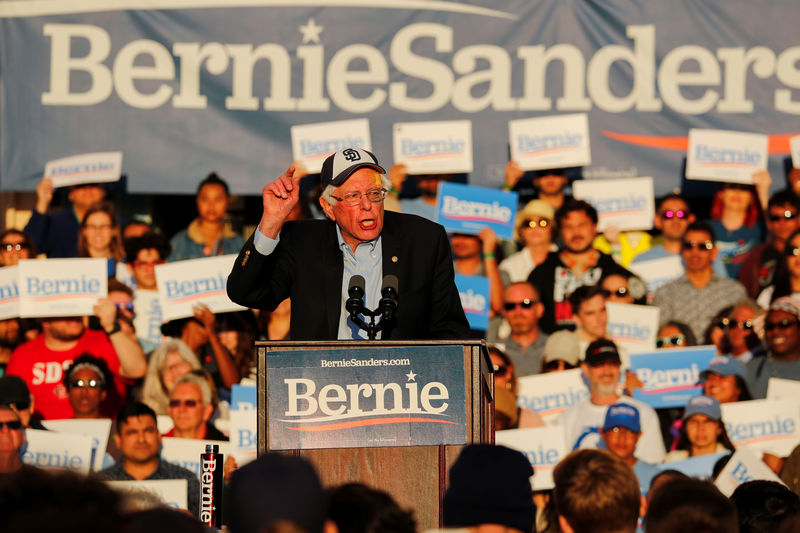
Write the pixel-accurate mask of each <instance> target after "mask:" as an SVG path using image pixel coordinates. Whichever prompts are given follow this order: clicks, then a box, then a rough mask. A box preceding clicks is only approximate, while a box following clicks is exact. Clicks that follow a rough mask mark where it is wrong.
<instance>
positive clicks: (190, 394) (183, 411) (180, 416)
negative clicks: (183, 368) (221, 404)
mask: <svg viewBox="0 0 800 533" xmlns="http://www.w3.org/2000/svg"><path fill="white" fill-rule="evenodd" d="M213 410H214V408H213V407H212V406H211V405H210V404H204V403H203V392H202V390H201V389H200V387H199V386H197V385H195V384H194V383H187V382H183V383H179V384H178V385H176V386H175V388H174V389H173V390H172V393H171V394H170V395H169V406H168V407H167V413H168V414H169V416H170V418H172V421H173V423H174V424H175V428H176V429H177V430H178V431H179V432H181V433H185V432H195V431H199V430H200V428H201V426H203V425H204V424H205V423H206V422H207V421H208V419H209V418H211V414H212V412H213Z"/></svg>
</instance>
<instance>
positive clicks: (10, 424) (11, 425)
mask: <svg viewBox="0 0 800 533" xmlns="http://www.w3.org/2000/svg"><path fill="white" fill-rule="evenodd" d="M4 427H7V428H8V429H9V431H14V430H20V429H22V422H20V421H19V420H7V421H5V422H2V421H0V431H2V430H3V428H4Z"/></svg>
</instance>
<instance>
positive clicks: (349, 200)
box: [331, 189, 387, 207]
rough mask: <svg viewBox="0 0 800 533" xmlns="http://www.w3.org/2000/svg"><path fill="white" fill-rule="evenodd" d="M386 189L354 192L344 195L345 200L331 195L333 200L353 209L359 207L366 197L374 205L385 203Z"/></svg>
mask: <svg viewBox="0 0 800 533" xmlns="http://www.w3.org/2000/svg"><path fill="white" fill-rule="evenodd" d="M386 192H387V191H386V189H370V190H368V191H367V192H365V193H362V192H360V191H353V192H349V193H347V194H345V195H344V197H343V198H339V197H338V196H333V195H331V197H332V198H334V199H335V200H338V201H339V202H342V203H343V204H344V205H347V206H350V207H353V206H354V205H358V204H360V203H361V199H362V198H363V197H364V196H366V197H367V200H369V201H370V202H372V203H373V204H377V203H380V202H382V201H383V199H384V198H386Z"/></svg>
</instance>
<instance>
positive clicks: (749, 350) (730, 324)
mask: <svg viewBox="0 0 800 533" xmlns="http://www.w3.org/2000/svg"><path fill="white" fill-rule="evenodd" d="M729 309H730V311H729V312H728V313H725V314H723V315H722V316H720V317H719V318H717V319H716V320H715V321H714V322H712V325H711V327H710V328H709V329H710V330H711V329H712V328H713V329H714V335H715V337H714V340H715V341H716V342H714V344H715V345H716V346H717V353H720V354H727V355H731V356H733V357H736V358H737V359H739V360H740V361H741V362H742V363H745V364H746V363H747V362H748V361H750V360H751V359H752V358H753V357H758V356H761V355H763V353H764V346H763V344H762V342H761V339H760V338H759V336H758V335H756V332H755V330H756V327H755V325H756V321H757V320H758V317H759V316H763V315H764V311H763V310H762V309H761V308H760V307H759V305H758V304H757V303H756V302H754V301H753V300H750V299H747V300H742V301H741V302H739V303H738V304H736V305H735V306H734V307H732V308H729Z"/></svg>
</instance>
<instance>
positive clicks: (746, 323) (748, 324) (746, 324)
mask: <svg viewBox="0 0 800 533" xmlns="http://www.w3.org/2000/svg"><path fill="white" fill-rule="evenodd" d="M716 326H717V327H718V328H719V329H734V328H742V329H746V330H751V329H753V321H752V320H742V321H739V320H733V319H731V318H721V319H720V320H719V321H718V322H717V323H716Z"/></svg>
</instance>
